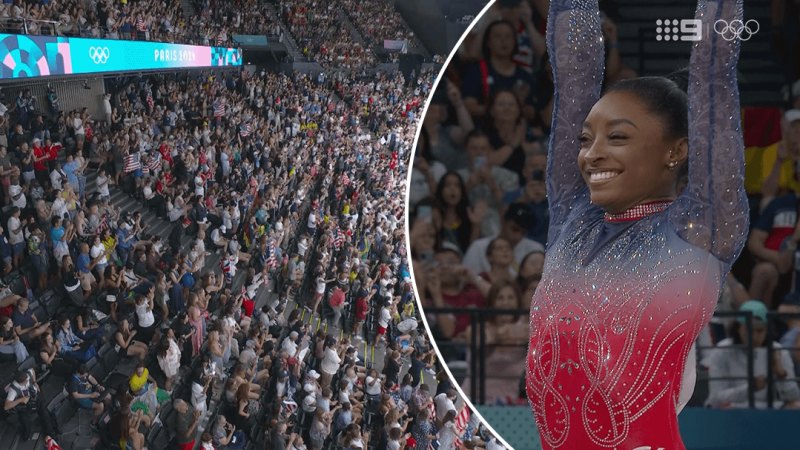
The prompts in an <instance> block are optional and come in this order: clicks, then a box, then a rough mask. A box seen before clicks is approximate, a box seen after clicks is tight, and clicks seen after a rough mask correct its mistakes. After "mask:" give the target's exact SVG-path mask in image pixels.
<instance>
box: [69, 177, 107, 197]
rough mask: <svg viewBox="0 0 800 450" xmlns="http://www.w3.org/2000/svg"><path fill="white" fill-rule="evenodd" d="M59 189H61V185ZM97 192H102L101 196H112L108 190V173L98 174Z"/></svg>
mask: <svg viewBox="0 0 800 450" xmlns="http://www.w3.org/2000/svg"><path fill="white" fill-rule="evenodd" d="M59 189H61V188H60V187H59ZM97 192H99V193H100V196H101V197H106V198H108V197H111V193H110V192H109V191H108V176H106V175H98V176H97Z"/></svg>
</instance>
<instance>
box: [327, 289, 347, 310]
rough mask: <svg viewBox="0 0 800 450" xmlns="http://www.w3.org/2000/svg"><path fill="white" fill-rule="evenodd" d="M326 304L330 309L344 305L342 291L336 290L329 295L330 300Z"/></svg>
mask: <svg viewBox="0 0 800 450" xmlns="http://www.w3.org/2000/svg"><path fill="white" fill-rule="evenodd" d="M328 303H330V305H331V307H333V308H339V307H340V306H342V305H343V304H344V291H343V290H341V289H339V288H336V289H334V290H333V292H332V293H331V298H330V299H328Z"/></svg>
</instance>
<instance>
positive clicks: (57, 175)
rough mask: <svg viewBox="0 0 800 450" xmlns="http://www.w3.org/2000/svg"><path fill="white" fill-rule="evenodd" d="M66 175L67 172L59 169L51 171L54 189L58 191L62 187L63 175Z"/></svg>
mask: <svg viewBox="0 0 800 450" xmlns="http://www.w3.org/2000/svg"><path fill="white" fill-rule="evenodd" d="M65 176H66V174H64V173H63V172H61V171H59V170H58V169H53V171H52V172H50V184H51V185H52V186H53V189H55V190H56V191H60V190H61V189H62V186H61V180H62V177H65Z"/></svg>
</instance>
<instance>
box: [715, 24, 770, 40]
mask: <svg viewBox="0 0 800 450" xmlns="http://www.w3.org/2000/svg"><path fill="white" fill-rule="evenodd" d="M754 26H755V28H753V27H754ZM760 28H761V26H760V25H759V24H758V21H757V20H755V19H749V20H748V21H747V22H743V21H741V20H739V19H736V20H732V21H730V22H727V21H725V20H722V19H720V20H717V21H716V22H714V31H716V32H717V34H719V35H720V36H722V39H725V40H726V41H732V40H734V39H741V40H742V41H748V40H750V38H751V37H753V35H754V34H756V33H758V30H759V29H760Z"/></svg>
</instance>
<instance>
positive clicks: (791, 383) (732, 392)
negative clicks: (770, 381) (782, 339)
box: [701, 338, 800, 409]
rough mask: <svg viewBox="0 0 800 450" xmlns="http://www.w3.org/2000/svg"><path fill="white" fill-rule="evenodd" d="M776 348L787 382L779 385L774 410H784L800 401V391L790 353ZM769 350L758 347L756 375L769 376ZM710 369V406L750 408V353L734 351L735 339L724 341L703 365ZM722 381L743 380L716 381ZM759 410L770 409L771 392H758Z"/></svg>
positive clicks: (754, 353) (754, 351)
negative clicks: (787, 405) (785, 405)
mask: <svg viewBox="0 0 800 450" xmlns="http://www.w3.org/2000/svg"><path fill="white" fill-rule="evenodd" d="M772 348H773V349H774V350H775V351H777V352H778V354H779V355H780V362H781V366H782V367H783V369H784V370H785V371H786V381H780V380H776V381H775V393H776V394H777V398H776V399H775V400H774V402H773V407H775V408H778V409H780V407H781V406H782V405H783V404H784V403H785V402H790V401H797V400H800V388H798V385H797V382H796V381H795V380H794V377H795V373H794V363H793V362H792V357H791V355H790V354H789V352H788V351H786V350H783V347H782V346H781V345H780V344H779V343H777V342H774V343H773V346H772ZM767 358H768V357H767V348H766V347H758V348H755V349H754V350H753V368H754V370H753V375H754V376H756V377H758V376H764V377H766V375H767V364H768V362H767V361H768V359H767ZM701 364H702V365H704V366H706V367H708V377H709V378H710V381H709V382H708V391H709V393H708V399H707V400H706V405H707V406H710V407H713V408H720V407H729V408H747V407H748V401H747V392H748V391H747V390H748V384H747V381H746V380H747V353H746V352H745V351H744V350H742V349H738V348H735V347H734V344H733V339H732V338H727V339H723V340H722V341H720V342H719V343H718V344H717V346H716V347H715V348H714V349H712V350H711V351H710V352H709V354H708V356H707V357H706V358H705V359H704V360H703V362H702V363H701ZM719 377H741V379H740V380H727V379H725V380H715V379H714V378H719ZM755 407H756V408H759V409H765V408H767V389H766V388H764V389H761V390H759V391H756V392H755Z"/></svg>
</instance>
